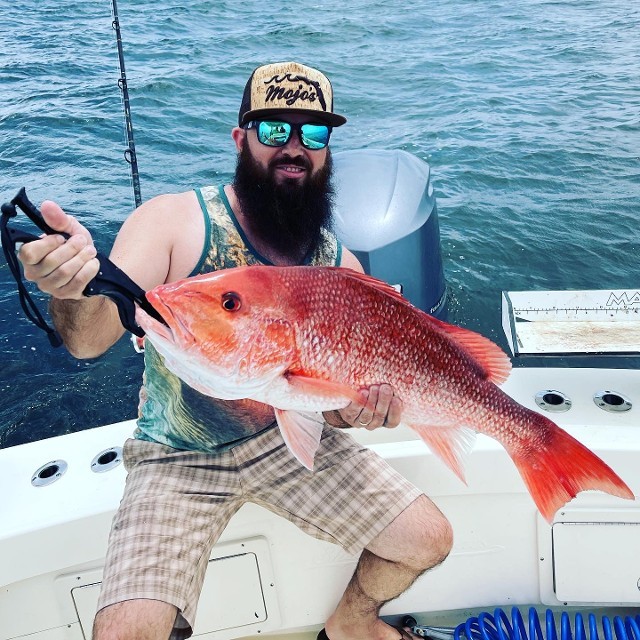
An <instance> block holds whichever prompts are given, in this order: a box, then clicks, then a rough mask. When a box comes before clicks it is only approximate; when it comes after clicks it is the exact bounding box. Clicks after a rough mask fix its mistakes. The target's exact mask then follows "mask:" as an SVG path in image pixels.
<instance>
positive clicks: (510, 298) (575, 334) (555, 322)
mask: <svg viewBox="0 0 640 640" xmlns="http://www.w3.org/2000/svg"><path fill="white" fill-rule="evenodd" d="M502 328H503V329H504V332H505V335H506V337H507V340H508V342H509V347H510V348H511V351H512V353H513V355H514V356H518V355H523V354H537V355H544V354H547V355H551V354H554V355H557V354H565V353H584V354H587V353H592V354H596V353H598V354H600V353H601V354H636V353H640V289H636V290H633V289H615V290H607V289H604V290H596V291H503V292H502Z"/></svg>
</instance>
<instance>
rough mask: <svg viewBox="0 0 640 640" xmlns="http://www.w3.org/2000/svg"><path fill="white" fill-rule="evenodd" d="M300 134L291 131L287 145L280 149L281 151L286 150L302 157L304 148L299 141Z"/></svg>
mask: <svg viewBox="0 0 640 640" xmlns="http://www.w3.org/2000/svg"><path fill="white" fill-rule="evenodd" d="M301 135H302V132H300V131H296V130H293V131H292V132H291V135H290V136H289V139H288V140H287V143H286V144H285V145H284V147H282V148H283V149H287V151H288V152H289V153H297V154H298V155H302V153H303V149H304V147H303V146H302V141H301V140H300V136H301Z"/></svg>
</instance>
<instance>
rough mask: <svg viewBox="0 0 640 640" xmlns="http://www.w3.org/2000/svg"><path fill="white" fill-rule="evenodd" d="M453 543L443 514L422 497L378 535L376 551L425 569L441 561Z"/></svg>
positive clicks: (374, 543) (373, 543) (383, 556)
mask: <svg viewBox="0 0 640 640" xmlns="http://www.w3.org/2000/svg"><path fill="white" fill-rule="evenodd" d="M452 546H453V530H452V528H451V524H450V523H449V521H448V520H447V519H446V518H445V516H444V515H443V513H442V512H441V511H440V509H438V507H436V505H435V504H434V503H433V502H432V501H431V500H429V498H427V497H426V496H424V495H423V496H420V497H419V498H417V499H416V500H415V501H414V502H413V503H411V504H410V505H409V506H408V507H407V508H406V509H405V510H404V511H403V512H402V513H401V514H400V515H398V516H397V517H396V519H395V520H394V521H393V522H392V523H391V524H390V525H388V526H387V528H386V529H384V530H383V531H382V533H381V534H380V535H378V537H377V538H375V539H374V540H373V541H372V542H371V544H370V545H368V547H367V548H368V549H369V551H371V552H372V553H374V554H376V555H378V556H380V557H382V558H385V559H387V560H391V561H392V562H398V563H400V564H403V565H404V566H406V567H409V568H411V569H412V570H414V571H418V572H422V571H426V570H427V569H431V568H432V567H435V566H436V565H438V564H440V563H441V562H442V561H443V560H444V559H445V558H446V557H447V556H448V555H449V552H450V551H451V547H452Z"/></svg>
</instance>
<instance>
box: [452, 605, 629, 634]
mask: <svg viewBox="0 0 640 640" xmlns="http://www.w3.org/2000/svg"><path fill="white" fill-rule="evenodd" d="M588 621H589V623H588V629H589V637H588V638H587V630H586V628H585V624H584V619H583V617H582V614H580V613H576V614H575V625H574V629H573V630H572V628H571V620H570V617H569V614H568V613H567V612H566V611H563V612H562V615H561V618H560V640H574V638H575V640H600V636H599V630H598V622H597V620H596V616H595V615H594V614H593V613H590V614H589V616H588ZM545 631H546V634H545V633H543V631H542V626H541V624H540V618H539V616H538V612H537V611H536V610H535V609H534V608H533V607H531V608H530V609H529V624H528V630H527V628H526V627H525V623H524V620H523V619H522V614H521V613H520V610H519V609H518V608H517V607H513V609H512V610H511V622H510V621H509V618H508V617H507V614H506V613H505V612H504V611H503V610H502V609H500V608H498V609H496V610H495V611H494V614H493V615H491V614H490V613H487V612H483V613H481V614H479V615H478V617H477V618H476V617H472V618H469V619H468V620H467V621H466V622H464V623H462V624H459V625H458V626H457V627H456V628H455V630H454V634H453V637H454V640H463V638H466V640H558V636H557V632H556V623H555V619H554V617H553V612H552V611H551V610H550V609H547V613H546V617H545ZM602 634H603V636H604V640H614V635H615V639H617V640H640V615H637V616H636V617H635V618H632V617H631V616H626V617H625V618H624V620H623V619H622V618H620V617H619V616H615V617H614V618H613V623H612V622H611V621H610V620H609V618H607V617H606V616H603V617H602Z"/></svg>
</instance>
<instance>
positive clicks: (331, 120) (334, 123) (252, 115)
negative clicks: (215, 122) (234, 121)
mask: <svg viewBox="0 0 640 640" xmlns="http://www.w3.org/2000/svg"><path fill="white" fill-rule="evenodd" d="M281 113H305V114H307V115H309V116H312V117H313V118H314V119H315V120H318V122H323V123H326V124H328V125H329V126H331V127H339V126H341V125H343V124H344V123H345V122H346V121H347V119H346V118H345V117H344V116H340V115H338V114H337V113H326V112H324V111H318V110H317V109H290V110H289V109H254V110H253V111H247V112H246V113H245V114H244V115H243V116H242V120H241V121H240V124H239V126H242V125H244V124H247V122H249V121H250V120H256V119H260V118H266V117H269V116H275V115H278V114H281Z"/></svg>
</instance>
